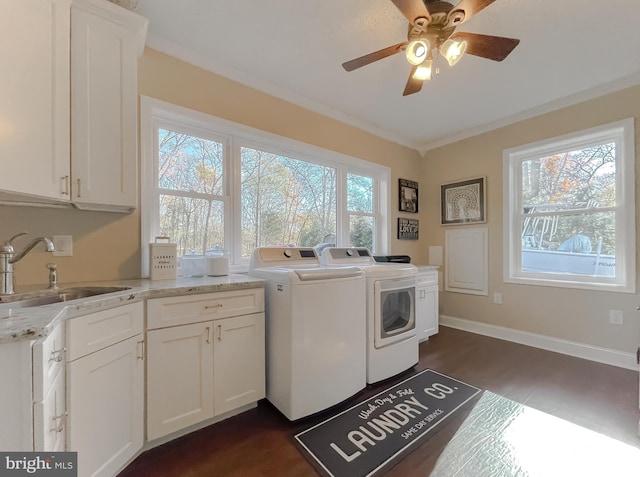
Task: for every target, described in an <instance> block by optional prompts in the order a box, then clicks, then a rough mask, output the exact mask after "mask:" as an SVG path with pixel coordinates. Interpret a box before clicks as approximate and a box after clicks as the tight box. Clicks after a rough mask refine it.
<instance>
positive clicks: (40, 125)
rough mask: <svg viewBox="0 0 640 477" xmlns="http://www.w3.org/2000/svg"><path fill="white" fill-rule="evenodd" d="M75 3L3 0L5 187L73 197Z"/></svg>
mask: <svg viewBox="0 0 640 477" xmlns="http://www.w3.org/2000/svg"><path fill="white" fill-rule="evenodd" d="M69 3H70V2H69V0H20V1H13V2H12V1H3V2H0V30H1V31H2V38H3V45H2V47H0V62H1V63H2V71H3V74H2V75H0V90H1V91H2V94H0V157H1V158H2V164H3V167H2V174H0V189H2V190H7V191H12V192H20V193H26V194H31V195H37V196H43V197H53V198H67V199H68V198H69V195H68V194H67V195H64V194H63V192H64V191H65V187H66V186H67V185H68V183H67V182H66V181H68V179H69V167H70V162H69V127H70V125H69V108H70V104H69ZM67 191H68V189H67Z"/></svg>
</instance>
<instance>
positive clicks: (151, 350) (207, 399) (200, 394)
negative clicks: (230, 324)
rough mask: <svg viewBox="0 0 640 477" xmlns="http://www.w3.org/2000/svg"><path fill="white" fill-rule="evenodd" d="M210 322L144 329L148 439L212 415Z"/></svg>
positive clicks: (211, 337)
mask: <svg viewBox="0 0 640 477" xmlns="http://www.w3.org/2000/svg"><path fill="white" fill-rule="evenodd" d="M213 339H214V338H213V322H205V323H195V324H191V325H181V326H174V327H171V328H163V329H159V330H153V331H148V332H147V439H148V440H153V439H157V438H158V437H162V436H165V435H167V434H169V433H171V432H174V431H178V430H180V429H184V428H185V427H188V426H190V425H193V424H197V423H199V422H201V421H203V420H205V419H208V418H211V417H213Z"/></svg>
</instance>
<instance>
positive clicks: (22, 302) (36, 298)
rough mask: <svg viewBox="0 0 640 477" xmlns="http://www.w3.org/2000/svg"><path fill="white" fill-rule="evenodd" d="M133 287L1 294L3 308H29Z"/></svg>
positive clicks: (78, 288) (61, 289) (0, 300)
mask: <svg viewBox="0 0 640 477" xmlns="http://www.w3.org/2000/svg"><path fill="white" fill-rule="evenodd" d="M130 288H131V287H74V288H60V289H57V290H41V291H38V292H30V293H16V294H13V295H4V296H0V305H4V304H6V307H5V306H3V308H28V307H33V306H42V305H50V304H52V303H60V302H63V301H70V300H77V299H78V298H87V297H90V296H96V295H104V294H106V293H114V292H119V291H125V290H129V289H130Z"/></svg>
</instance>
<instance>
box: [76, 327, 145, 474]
mask: <svg viewBox="0 0 640 477" xmlns="http://www.w3.org/2000/svg"><path fill="white" fill-rule="evenodd" d="M141 340H142V335H138V336H134V337H132V338H129V339H128V340H125V341H121V342H120V343H117V344H114V345H112V346H109V347H108V348H104V349H103V350H101V351H97V352H95V353H92V354H89V355H87V356H85V357H83V358H80V359H77V360H75V361H72V362H70V363H68V364H67V396H68V404H67V411H68V414H69V415H68V429H67V437H68V441H67V450H68V451H77V452H78V475H82V476H105V477H107V476H108V477H112V476H113V475H116V474H117V472H118V471H120V470H121V468H122V467H123V466H124V465H125V464H126V463H127V462H128V461H129V459H130V458H131V457H133V456H134V455H135V454H136V453H137V452H138V450H140V449H141V448H142V443H143V434H144V433H143V430H144V361H143V360H142V359H141V357H142V354H141V353H142V350H141V346H140V344H139V342H140V341H141Z"/></svg>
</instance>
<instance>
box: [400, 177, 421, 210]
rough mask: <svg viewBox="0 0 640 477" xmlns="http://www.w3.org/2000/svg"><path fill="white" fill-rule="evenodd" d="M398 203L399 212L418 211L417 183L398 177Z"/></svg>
mask: <svg viewBox="0 0 640 477" xmlns="http://www.w3.org/2000/svg"><path fill="white" fill-rule="evenodd" d="M398 192H399V204H400V211H401V212H418V183H417V182H415V181H410V180H407V179H398Z"/></svg>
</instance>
